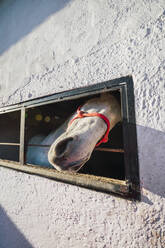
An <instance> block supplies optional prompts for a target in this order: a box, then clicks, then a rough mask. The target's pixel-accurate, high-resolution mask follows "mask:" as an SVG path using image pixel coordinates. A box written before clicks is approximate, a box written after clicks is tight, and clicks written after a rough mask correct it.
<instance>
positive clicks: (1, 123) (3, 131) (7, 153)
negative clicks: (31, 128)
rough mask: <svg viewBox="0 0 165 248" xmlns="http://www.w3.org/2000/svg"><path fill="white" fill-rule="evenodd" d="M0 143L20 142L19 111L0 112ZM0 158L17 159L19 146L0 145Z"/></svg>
mask: <svg viewBox="0 0 165 248" xmlns="http://www.w3.org/2000/svg"><path fill="white" fill-rule="evenodd" d="M0 143H20V111H14V112H9V113H5V114H0ZM0 159H6V160H12V161H17V162H18V161H19V146H14V145H0Z"/></svg>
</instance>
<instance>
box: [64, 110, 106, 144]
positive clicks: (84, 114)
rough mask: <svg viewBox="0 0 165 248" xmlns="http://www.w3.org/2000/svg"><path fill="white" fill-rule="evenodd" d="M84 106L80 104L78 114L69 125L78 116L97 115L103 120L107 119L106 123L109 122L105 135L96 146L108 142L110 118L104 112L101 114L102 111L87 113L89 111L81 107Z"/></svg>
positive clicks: (71, 121)
mask: <svg viewBox="0 0 165 248" xmlns="http://www.w3.org/2000/svg"><path fill="white" fill-rule="evenodd" d="M81 107H82V106H79V107H78V109H77V115H76V116H75V117H74V118H73V119H71V120H70V122H69V123H68V126H70V125H71V124H72V123H73V121H74V120H76V119H78V118H83V117H92V116H97V117H100V118H101V119H102V120H104V121H105V123H106V124H107V130H106V132H105V134H104V136H103V137H102V139H101V140H100V141H99V142H98V143H97V144H96V147H97V146H99V145H101V144H102V143H106V142H108V135H109V131H110V122H109V120H108V118H107V117H106V116H105V115H103V114H100V113H97V112H96V113H95V112H94V113H87V112H84V111H82V110H80V109H81Z"/></svg>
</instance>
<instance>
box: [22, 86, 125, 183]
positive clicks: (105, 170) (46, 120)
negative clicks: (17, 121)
mask: <svg viewBox="0 0 165 248" xmlns="http://www.w3.org/2000/svg"><path fill="white" fill-rule="evenodd" d="M111 94H113V95H115V97H116V98H117V99H118V101H119V102H120V92H119V91H118V90H116V91H113V92H111ZM96 96H99V94H97V95H92V96H87V97H81V98H78V99H75V100H67V101H61V102H57V103H52V104H46V105H42V106H39V107H34V108H29V109H27V110H26V122H25V123H26V127H25V144H26V146H25V153H26V149H27V143H28V140H29V139H30V138H31V137H33V136H34V135H37V134H44V135H48V134H49V133H50V132H51V131H52V130H55V129H56V128H57V127H59V126H60V125H61V124H62V123H63V122H64V121H66V119H67V118H68V117H69V116H70V115H71V114H72V113H74V112H75V111H76V110H77V108H78V107H79V106H80V105H83V103H85V102H86V101H87V100H88V99H90V98H93V97H96ZM99 147H100V148H101V147H102V148H103V147H106V148H107V147H108V148H113V149H123V134H122V123H118V124H117V125H116V126H115V127H114V128H113V129H112V130H111V132H110V134H109V141H108V143H105V144H102V145H101V146H99ZM78 173H83V174H91V175H96V176H103V177H108V178H114V179H119V180H124V179H125V168H124V153H119V152H105V151H96V150H94V151H93V153H92V156H91V158H90V160H89V161H88V162H87V163H86V164H85V165H84V166H83V167H82V168H81V169H80V170H79V172H78Z"/></svg>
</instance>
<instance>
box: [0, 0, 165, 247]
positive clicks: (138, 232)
mask: <svg viewBox="0 0 165 248" xmlns="http://www.w3.org/2000/svg"><path fill="white" fill-rule="evenodd" d="M164 51H165V1H164V0H138V1H135V0H130V1H127V0H126V1H123V0H118V1H116V0H104V1H101V0H84V1H83V0H71V1H69V0H63V1H62V0H56V1H53V0H48V1H44V0H40V1H39V0H35V1H32V0H29V1H21V0H15V1H14V0H3V1H1V2H0V103H1V106H2V105H6V104H12V103H16V102H20V101H22V100H27V99H33V98H35V97H39V96H43V95H47V94H52V93H56V92H61V91H64V90H68V89H73V88H77V87H81V86H87V85H92V84H95V83H98V82H101V81H106V80H110V79H113V78H117V77H120V76H126V75H128V74H131V75H133V79H134V87H135V91H134V92H135V106H136V119H137V135H138V149H139V165H140V177H141V182H142V201H141V202H132V201H127V200H124V199H120V198H117V197H114V196H111V195H107V194H103V193H98V192H94V191H90V190H87V189H83V188H79V187H76V186H71V185H68V184H63V183H59V182H55V181H52V180H49V179H45V178H40V177H38V176H32V175H31V176H29V175H27V174H23V173H20V172H14V171H12V170H9V169H5V168H1V167H0V189H1V190H0V191H1V193H0V248H6V247H8V248H18V247H25V248H26V247H35V248H45V247H50V248H52V247H53V248H54V247H55V248H56V247H57V248H63V247H73V248H79V247H85V248H86V247H89V248H103V247H104V248H109V247H114V248H115V247H123V248H128V247H129V248H142V247H144V248H151V247H153V248H157V247H158V248H162V247H165V56H164Z"/></svg>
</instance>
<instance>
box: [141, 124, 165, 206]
mask: <svg viewBox="0 0 165 248" xmlns="http://www.w3.org/2000/svg"><path fill="white" fill-rule="evenodd" d="M137 139H138V153H139V164H140V178H141V187H142V188H144V189H146V190H148V191H150V192H152V193H154V194H156V195H159V196H161V197H163V198H165V183H164V182H165V166H164V163H165V132H161V131H158V130H155V129H152V128H148V127H143V126H139V125H137ZM142 200H143V196H142ZM144 201H145V200H144ZM148 203H149V202H148Z"/></svg>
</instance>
